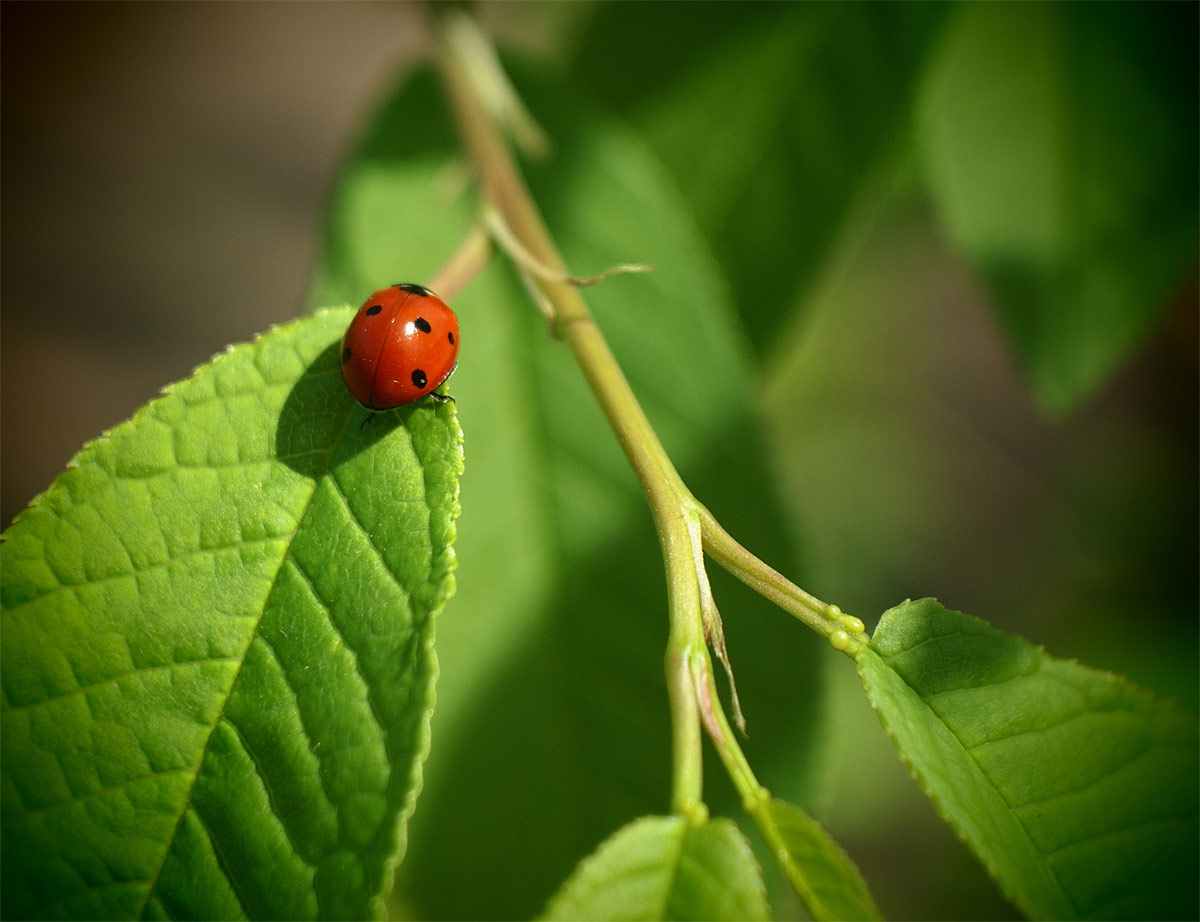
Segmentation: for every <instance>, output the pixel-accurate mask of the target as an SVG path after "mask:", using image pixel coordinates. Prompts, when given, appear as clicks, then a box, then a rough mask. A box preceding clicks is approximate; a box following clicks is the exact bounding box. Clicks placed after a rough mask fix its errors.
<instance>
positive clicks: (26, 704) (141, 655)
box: [0, 309, 462, 919]
mask: <svg viewBox="0 0 1200 922" xmlns="http://www.w3.org/2000/svg"><path fill="white" fill-rule="evenodd" d="M350 316H351V312H350V311H349V310H348V309H341V310H334V311H328V312H323V313H321V314H318V315H316V316H314V317H310V318H308V319H305V320H302V321H298V322H295V323H292V324H289V325H287V326H284V327H280V328H278V329H275V330H272V331H271V332H269V333H267V334H266V335H264V336H263V337H261V338H260V339H258V340H256V341H255V342H254V343H251V344H248V345H240V346H236V347H233V348H231V349H230V350H229V351H228V352H226V353H224V354H223V355H220V356H218V357H217V358H215V359H214V360H213V361H212V362H211V363H209V364H208V365H205V366H203V367H201V368H200V369H198V370H197V371H196V372H195V374H194V375H193V376H192V377H191V378H189V379H188V380H186V381H184V382H181V383H179V384H175V385H172V386H171V387H169V388H167V390H166V392H165V394H164V396H162V397H160V398H159V399H157V400H155V401H153V402H152V403H150V404H149V405H148V406H146V407H144V408H143V409H141V410H139V411H138V412H137V413H136V414H135V415H134V417H133V418H132V419H131V420H129V421H128V422H126V423H123V424H121V425H120V426H117V427H116V428H115V429H113V430H112V431H111V432H109V433H107V434H106V435H104V436H102V437H101V438H99V439H97V440H96V441H94V442H92V443H90V444H89V445H87V446H85V447H84V449H83V450H82V451H81V452H80V453H79V454H78V455H77V456H76V457H75V459H74V460H73V461H72V463H71V465H70V466H69V468H68V470H67V471H66V472H65V473H63V474H62V475H61V476H60V477H59V478H58V479H57V480H56V481H55V482H54V484H52V485H51V487H50V489H49V490H47V491H46V492H45V493H43V494H42V495H41V496H40V497H38V498H37V500H35V502H34V504H33V505H32V507H31V508H30V509H28V510H26V511H25V512H24V513H23V514H22V515H20V516H19V517H18V518H17V520H16V521H15V523H14V524H13V525H12V527H11V528H10V529H9V530H8V531H7V532H6V533H5V535H4V538H5V541H4V544H3V546H2V547H0V561H2V563H3V572H4V581H3V595H2V602H3V609H2V614H0V619H2V620H0V624H2V626H3V635H4V644H3V651H2V662H3V683H2V687H3V711H2V724H3V771H2V778H3V797H2V809H3V862H2V865H3V872H2V873H3V914H4V916H5V917H8V918H32V917H55V918H86V919H99V918H137V917H153V918H166V917H172V918H180V917H189V918H238V917H247V916H248V917H256V918H266V917H273V918H297V919H298V918H313V917H317V916H324V917H333V916H336V917H358V918H362V917H366V916H368V915H378V914H379V912H380V909H381V900H380V896H381V894H382V893H383V892H384V891H385V888H386V887H387V885H388V882H389V880H390V876H391V869H392V866H393V865H394V864H395V862H396V861H397V860H398V857H399V855H400V853H401V851H402V849H403V841H404V821H405V820H406V819H407V817H408V815H409V814H410V813H411V811H412V808H413V804H414V801H415V798H416V794H417V791H418V789H419V787H420V780H421V762H422V760H423V759H424V756H425V753H426V750H427V749H428V721H429V713H430V709H431V707H432V696H433V683H434V678H435V676H436V672H437V664H436V660H435V658H434V651H433V617H434V615H435V614H436V612H437V611H438V610H439V609H440V608H441V607H442V605H443V604H444V602H445V600H446V598H447V597H448V596H449V594H450V593H451V591H452V590H453V586H454V581H453V575H452V572H451V571H452V570H453V567H454V553H453V550H452V547H451V545H452V542H453V540H454V534H455V525H454V520H455V517H456V516H457V513H458V476H459V473H460V471H461V468H462V450H461V433H460V430H459V428H458V423H457V420H456V418H455V415H454V408H453V406H452V405H436V406H434V405H426V404H414V405H411V406H409V407H407V408H404V409H401V410H399V411H396V412H393V413H387V414H381V415H379V416H378V417H376V418H375V419H374V420H373V422H372V423H371V425H369V426H366V427H361V428H360V423H361V422H362V420H363V419H364V412H365V411H363V410H362V409H361V408H360V407H359V406H358V405H357V404H356V403H355V402H354V400H353V398H351V397H350V395H349V394H348V392H347V391H346V388H345V386H344V385H343V383H342V381H341V376H340V375H339V373H338V367H337V343H338V340H339V338H340V336H341V334H342V332H343V331H344V329H345V326H346V324H347V323H348V321H349V318H350Z"/></svg>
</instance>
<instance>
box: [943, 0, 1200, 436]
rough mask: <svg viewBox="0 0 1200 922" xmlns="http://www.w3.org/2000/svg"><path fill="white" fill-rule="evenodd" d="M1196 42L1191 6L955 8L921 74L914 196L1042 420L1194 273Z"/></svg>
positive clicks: (1119, 359)
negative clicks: (998, 331)
mask: <svg viewBox="0 0 1200 922" xmlns="http://www.w3.org/2000/svg"><path fill="white" fill-rule="evenodd" d="M1197 27H1198V22H1197V9H1196V6H1195V5H1194V4H1179V5H1175V4H1093V3H1081V4H1069V3H1066V4H1015V5H1013V4H970V5H967V6H965V7H964V8H963V9H962V18H961V20H960V21H959V22H958V24H957V29H956V30H955V32H954V36H953V40H952V41H950V42H948V44H947V46H946V48H945V50H944V54H943V56H942V58H941V59H940V61H939V62H938V65H937V67H936V70H935V71H934V74H933V77H932V80H931V82H930V86H929V92H928V95H927V99H926V106H925V127H926V154H927V156H926V164H927V175H928V179H929V183H930V186H931V188H932V190H933V193H934V196H935V198H936V200H937V203H938V205H939V206H940V209H941V211H942V214H943V216H944V219H945V221H946V224H947V227H948V228H949V230H950V232H951V234H952V235H953V236H954V238H955V240H956V242H957V243H958V245H959V246H960V247H962V249H963V250H964V251H965V252H966V254H967V255H968V257H969V258H970V259H971V260H972V261H973V262H974V263H975V265H976V266H977V267H978V268H979V270H980V272H981V273H982V275H983V278H984V279H985V281H986V282H987V284H988V286H989V288H990V289H991V291H992V294H993V296H994V301H995V307H996V311H997V313H998V315H999V317H1000V320H1001V321H1002V323H1003V325H1004V327H1005V328H1006V329H1007V331H1008V334H1009V336H1010V338H1011V340H1012V343H1013V346H1014V348H1015V350H1016V353H1017V357H1018V359H1019V360H1020V362H1021V364H1022V365H1023V366H1024V368H1025V371H1026V373H1027V375H1028V376H1029V379H1030V381H1031V383H1032V385H1033V389H1034V393H1035V395H1036V396H1037V399H1038V401H1039V403H1040V404H1041V405H1042V407H1043V408H1044V409H1045V410H1047V411H1048V412H1052V413H1062V412H1066V411H1068V410H1070V409H1072V408H1073V407H1075V406H1076V405H1077V404H1078V403H1079V402H1080V401H1082V400H1084V399H1086V398H1087V397H1088V396H1089V395H1090V394H1092V393H1093V392H1094V391H1095V390H1096V389H1097V388H1099V387H1100V386H1102V385H1103V384H1104V382H1105V381H1106V379H1107V378H1108V376H1109V375H1111V374H1112V373H1113V372H1114V371H1115V370H1116V369H1117V368H1118V367H1119V366H1120V365H1121V364H1123V363H1124V362H1125V360H1126V359H1127V358H1128V356H1129V355H1130V353H1131V352H1132V351H1133V350H1134V349H1136V348H1137V347H1138V345H1139V344H1140V343H1141V342H1142V340H1143V339H1144V338H1145V336H1146V334H1147V332H1148V331H1149V330H1150V329H1151V327H1152V326H1153V324H1154V322H1155V321H1156V320H1157V319H1158V318H1159V316H1161V314H1162V312H1163V310H1164V308H1165V307H1166V306H1167V305H1168V304H1169V303H1170V297H1171V295H1172V294H1174V293H1176V292H1177V291H1178V290H1179V288H1180V287H1181V286H1182V285H1184V284H1186V280H1187V276H1188V274H1189V273H1192V274H1194V266H1195V258H1196V245H1197V195H1198V184H1197V172H1196V163H1197V159H1198V157H1200V142H1198V140H1197V123H1196V113H1197V108H1198V101H1197V83H1196V48H1195V35H1196V30H1197Z"/></svg>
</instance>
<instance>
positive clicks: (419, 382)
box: [412, 368, 429, 387]
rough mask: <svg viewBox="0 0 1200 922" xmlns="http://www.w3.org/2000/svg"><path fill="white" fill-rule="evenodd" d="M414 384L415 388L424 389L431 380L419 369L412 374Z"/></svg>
mask: <svg viewBox="0 0 1200 922" xmlns="http://www.w3.org/2000/svg"><path fill="white" fill-rule="evenodd" d="M412 383H413V387H424V386H425V385H426V384H428V383H429V379H428V378H427V377H425V372H423V371H421V369H419V368H417V369H414V371H413V373H412Z"/></svg>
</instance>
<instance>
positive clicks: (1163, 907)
mask: <svg viewBox="0 0 1200 922" xmlns="http://www.w3.org/2000/svg"><path fill="white" fill-rule="evenodd" d="M858 662H859V673H860V675H861V677H862V680H863V684H864V686H865V687H866V689H867V694H868V696H869V698H870V699H871V704H872V706H873V707H874V708H875V709H876V711H877V712H878V714H879V718H880V720H881V722H882V723H883V725H884V728H885V729H886V730H887V731H888V733H889V734H890V735H891V737H892V740H893V742H895V744H896V748H897V749H898V750H899V751H900V755H901V757H902V758H903V759H904V761H905V762H906V763H907V764H908V766H909V769H910V770H911V771H912V773H913V776H914V777H915V778H916V779H917V781H919V782H920V784H921V786H922V787H923V788H924V789H925V792H926V793H927V794H928V795H929V796H930V797H931V798H932V800H933V802H934V805H935V806H936V807H937V808H938V810H939V812H940V813H941V814H942V815H943V816H944V817H945V818H946V819H947V820H948V821H949V823H950V825H951V826H953V827H954V829H955V831H956V832H957V833H958V834H959V836H960V837H962V839H963V840H964V841H966V842H967V844H968V845H970V847H971V848H972V849H973V850H974V851H975V853H976V854H977V855H979V857H980V858H981V859H982V860H983V862H984V864H985V865H986V866H987V867H988V870H989V871H990V872H991V874H992V876H993V877H994V878H995V879H996V881H997V882H998V883H999V885H1000V887H1001V889H1002V890H1003V891H1004V892H1005V893H1006V894H1007V895H1008V896H1009V898H1010V899H1012V900H1013V901H1014V902H1015V903H1016V904H1017V905H1018V906H1019V907H1021V909H1022V910H1023V911H1024V912H1026V913H1028V914H1029V915H1030V916H1031V917H1033V918H1049V919H1069V918H1103V919H1118V918H1120V919H1167V918H1178V919H1188V918H1192V919H1194V918H1195V917H1196V913H1197V908H1198V907H1197V865H1198V862H1200V854H1198V849H1197V831H1198V826H1197V807H1198V803H1197V801H1198V794H1197V783H1198V782H1200V767H1198V751H1200V739H1198V736H1197V723H1196V716H1195V715H1194V714H1187V713H1184V712H1183V711H1180V710H1178V709H1177V708H1175V707H1174V706H1173V705H1171V704H1166V703H1162V702H1159V701H1156V700H1155V699H1154V698H1153V697H1152V696H1150V695H1149V694H1147V693H1145V692H1143V691H1140V690H1139V689H1137V688H1135V687H1134V686H1133V685H1131V684H1130V683H1129V682H1127V681H1126V680H1124V679H1122V678H1120V677H1118V676H1114V675H1111V674H1108V673H1102V672H1096V671H1094V670H1091V669H1087V668H1085V667H1083V666H1080V665H1078V664H1076V663H1074V662H1069V661H1065V660H1059V659H1054V658H1053V657H1051V656H1048V655H1047V654H1046V653H1045V652H1044V651H1043V650H1041V649H1040V648H1037V647H1034V646H1031V645H1030V644H1029V643H1027V642H1026V641H1024V640H1022V639H1021V638H1019V637H1014V636H1012V635H1009V634H1004V633H1002V632H1001V631H998V630H996V629H995V628H992V627H990V626H989V625H987V624H986V623H984V622H982V621H979V620H977V619H975V618H971V617H969V616H967V615H964V614H962V613H960V612H955V611H947V610H946V609H944V608H942V607H941V606H940V605H939V604H938V603H937V602H936V601H934V600H932V599H923V600H921V601H918V602H905V603H904V604H903V605H899V606H897V607H896V608H893V609H891V610H889V611H888V612H885V613H884V616H883V619H882V620H881V621H880V624H879V627H878V629H877V630H876V632H875V636H874V637H873V638H872V641H871V646H870V647H869V648H867V649H865V650H864V652H863V653H862V654H861V655H860V657H859V661H858Z"/></svg>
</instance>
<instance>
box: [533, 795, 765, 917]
mask: <svg viewBox="0 0 1200 922" xmlns="http://www.w3.org/2000/svg"><path fill="white" fill-rule="evenodd" d="M767 917H768V911H767V901H766V893H765V892H764V890H763V882H762V874H761V873H760V871H759V868H758V863H757V862H756V861H755V860H754V854H753V852H751V851H750V845H749V843H748V842H747V841H746V838H745V836H743V835H742V834H741V833H740V832H738V828H737V826H735V825H734V824H733V823H732V822H731V821H730V820H726V819H715V820H709V821H707V822H705V823H704V824H703V825H700V826H694V825H692V824H691V823H689V822H688V821H687V820H686V819H684V818H683V817H681V816H647V817H643V818H642V819H640V820H635V821H634V822H632V823H630V824H629V825H628V826H626V827H625V828H624V829H621V830H620V831H618V832H617V833H616V834H615V835H613V836H612V838H610V839H609V840H608V841H606V842H605V843H604V844H602V845H601V846H600V848H599V849H597V850H596V852H595V853H594V854H592V855H591V856H589V857H588V858H586V859H584V860H583V862H582V863H580V865H579V868H578V870H576V871H575V873H574V874H572V875H571V878H570V879H569V880H568V881H567V882H566V883H565V884H563V887H562V889H561V890H560V891H559V892H558V893H557V894H555V896H554V898H553V899H552V900H551V901H550V905H549V906H547V907H546V912H545V914H544V915H543V916H542V918H544V919H564V920H566V919H578V920H588V919H595V920H601V919H630V920H632V919H645V920H648V922H652V920H655V919H663V920H671V919H730V920H737V919H766V918H767Z"/></svg>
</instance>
